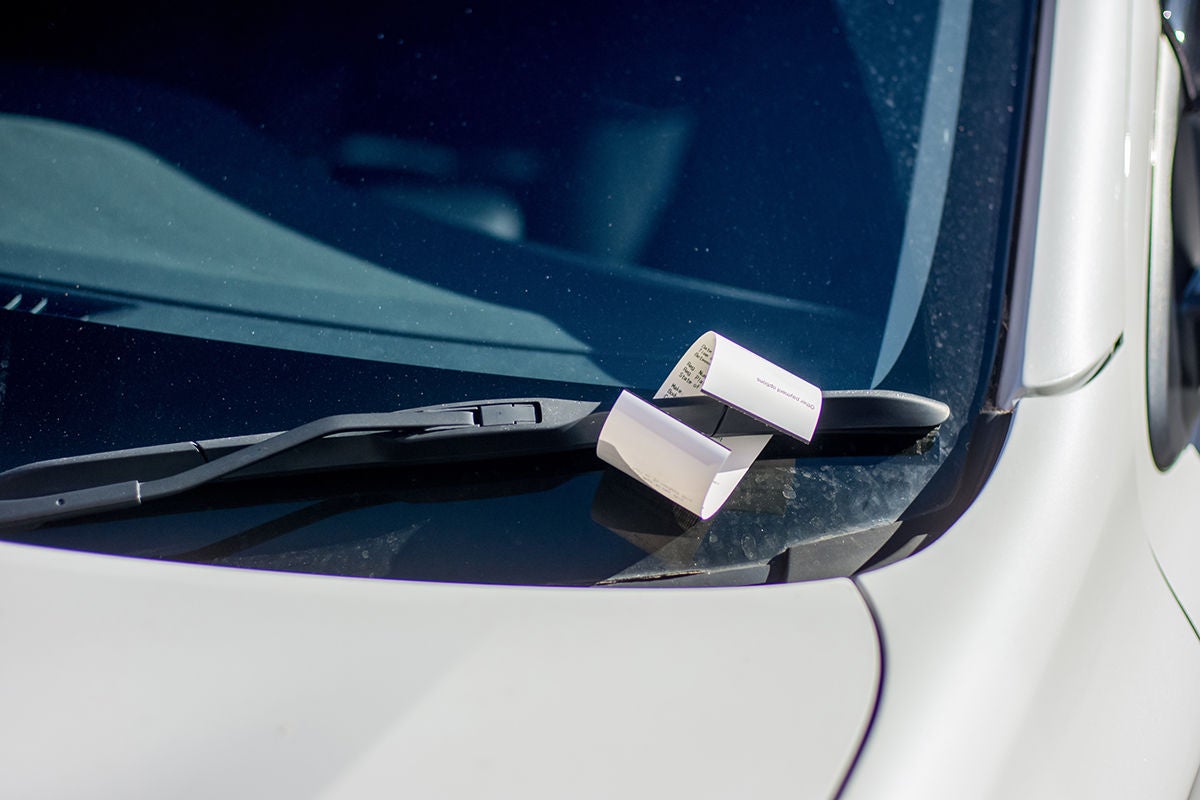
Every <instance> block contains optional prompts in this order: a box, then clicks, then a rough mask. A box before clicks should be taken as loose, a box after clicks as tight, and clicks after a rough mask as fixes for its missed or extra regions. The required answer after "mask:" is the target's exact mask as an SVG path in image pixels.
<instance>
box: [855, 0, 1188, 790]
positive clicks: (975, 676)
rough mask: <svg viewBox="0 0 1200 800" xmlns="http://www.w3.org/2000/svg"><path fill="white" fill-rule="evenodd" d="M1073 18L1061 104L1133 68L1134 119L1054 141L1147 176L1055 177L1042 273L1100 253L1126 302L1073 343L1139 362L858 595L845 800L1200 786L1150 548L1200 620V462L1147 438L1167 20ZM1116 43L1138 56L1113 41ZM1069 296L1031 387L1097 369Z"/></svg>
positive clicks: (1107, 371)
mask: <svg viewBox="0 0 1200 800" xmlns="http://www.w3.org/2000/svg"><path fill="white" fill-rule="evenodd" d="M1130 8H1132V12H1131V11H1130ZM1056 16H1057V19H1058V29H1057V32H1056V36H1055V47H1056V51H1055V58H1054V62H1053V63H1054V70H1055V71H1056V72H1055V74H1054V77H1053V78H1052V82H1051V87H1052V97H1051V103H1052V104H1053V103H1054V102H1057V101H1056V99H1055V97H1054V96H1053V92H1054V91H1056V90H1057V91H1059V92H1060V93H1061V92H1063V91H1067V92H1079V93H1082V94H1084V96H1085V97H1087V99H1088V100H1089V102H1096V103H1098V104H1101V105H1104V104H1106V103H1108V104H1109V105H1111V102H1112V101H1111V100H1110V99H1106V98H1105V96H1104V92H1103V91H1102V89H1101V87H1095V86H1091V84H1090V78H1089V77H1088V76H1085V75H1082V74H1080V73H1079V71H1078V70H1076V69H1074V68H1071V69H1069V70H1067V72H1068V75H1069V77H1068V78H1063V77H1062V73H1063V70H1062V65H1064V64H1069V63H1074V60H1075V58H1076V57H1078V58H1079V59H1081V60H1082V62H1083V63H1085V64H1090V63H1092V62H1093V61H1094V60H1095V59H1092V58H1090V57H1089V55H1088V52H1089V51H1092V49H1096V50H1098V51H1100V52H1103V53H1104V56H1105V58H1111V59H1114V60H1117V59H1118V56H1121V59H1120V60H1121V61H1122V67H1123V69H1122V71H1121V73H1120V74H1119V75H1116V76H1113V75H1108V77H1107V79H1108V80H1115V81H1116V84H1117V86H1118V87H1119V88H1120V89H1121V90H1122V92H1125V93H1127V96H1128V98H1129V99H1128V101H1127V103H1126V105H1125V106H1124V113H1123V114H1121V115H1120V116H1117V117H1115V118H1113V119H1112V120H1111V122H1112V123H1113V125H1115V126H1116V127H1117V128H1118V129H1120V130H1119V133H1120V135H1118V132H1114V131H1113V130H1111V129H1109V127H1111V126H1109V127H1105V126H1104V125H1099V124H1098V123H1097V122H1096V121H1095V120H1093V119H1092V118H1090V117H1087V116H1084V117H1081V118H1080V119H1079V120H1078V121H1077V122H1078V125H1077V127H1075V128H1073V129H1066V130H1063V129H1062V128H1061V126H1062V125H1063V124H1064V122H1063V119H1062V118H1061V117H1058V118H1054V117H1052V120H1051V124H1052V125H1054V124H1057V125H1059V126H1060V128H1059V129H1058V130H1057V131H1055V132H1054V134H1053V138H1055V139H1057V140H1061V139H1062V138H1063V137H1069V138H1074V139H1076V140H1078V142H1079V144H1078V148H1079V153H1080V156H1079V157H1080V158H1082V156H1083V155H1086V154H1089V153H1090V154H1091V155H1090V157H1092V158H1094V159H1095V160H1096V162H1097V164H1098V167H1097V168H1098V169H1104V168H1105V166H1104V165H1110V164H1111V162H1112V160H1113V158H1114V150H1116V149H1117V148H1118V144H1119V143H1120V142H1121V141H1123V140H1127V141H1128V142H1129V152H1130V171H1129V176H1128V178H1126V179H1124V180H1122V181H1121V182H1120V184H1119V185H1118V186H1116V187H1113V186H1111V185H1109V184H1105V185H1104V186H1097V185H1096V183H1095V179H1093V178H1090V177H1085V175H1086V173H1087V169H1085V167H1086V163H1084V162H1079V166H1078V167H1077V168H1076V169H1074V170H1070V171H1067V172H1065V173H1063V172H1056V171H1054V170H1047V171H1046V172H1045V173H1044V178H1045V180H1044V182H1043V186H1042V194H1043V206H1042V208H1041V214H1040V218H1039V233H1038V235H1039V247H1038V260H1037V261H1036V262H1035V265H1034V270H1035V272H1034V274H1035V276H1037V275H1038V271H1039V270H1042V269H1043V267H1046V268H1047V269H1048V270H1049V271H1051V272H1054V271H1056V270H1057V269H1058V268H1059V267H1061V265H1062V262H1059V263H1051V264H1046V262H1045V261H1044V259H1045V258H1047V257H1050V256H1053V257H1055V258H1059V259H1064V258H1068V256H1070V255H1071V253H1072V252H1075V253H1077V254H1086V256H1087V263H1086V265H1085V264H1084V263H1083V262H1080V261H1078V260H1072V261H1070V262H1069V263H1071V264H1073V265H1074V268H1075V269H1076V270H1078V271H1080V274H1086V275H1088V276H1092V277H1093V278H1094V280H1095V282H1096V283H1097V284H1104V285H1107V284H1109V283H1111V282H1115V283H1116V284H1117V285H1118V286H1119V287H1120V288H1121V293H1120V295H1119V297H1118V299H1119V301H1120V302H1119V304H1118V305H1117V306H1116V308H1115V310H1114V307H1113V306H1112V299H1111V298H1107V297H1106V298H1105V299H1103V302H1098V303H1097V305H1095V306H1094V307H1092V312H1095V313H1102V314H1103V315H1104V319H1103V320H1101V321H1100V322H1098V323H1097V324H1096V326H1095V327H1094V328H1092V327H1091V326H1090V325H1089V324H1087V323H1084V324H1082V327H1081V328H1079V329H1078V331H1077V332H1078V333H1079V334H1080V336H1084V334H1085V333H1086V332H1087V331H1093V332H1095V331H1101V330H1103V331H1108V333H1105V336H1103V337H1098V338H1094V339H1092V341H1094V342H1095V343H1096V345H1097V346H1099V344H1100V343H1101V342H1102V341H1103V339H1104V338H1105V337H1107V336H1108V335H1110V334H1111V333H1112V322H1113V320H1114V317H1113V315H1114V314H1115V315H1116V316H1115V319H1116V320H1117V321H1119V322H1120V326H1119V329H1117V332H1118V333H1120V334H1122V335H1123V336H1124V341H1123V344H1122V346H1121V348H1120V349H1119V350H1118V351H1117V352H1116V354H1115V355H1114V356H1113V358H1112V360H1111V361H1110V362H1109V363H1108V364H1107V365H1106V366H1105V367H1104V368H1103V370H1102V371H1101V372H1100V373H1099V374H1098V375H1097V376H1096V377H1095V378H1094V379H1093V380H1091V382H1089V383H1087V384H1086V385H1084V386H1082V387H1080V388H1076V389H1074V390H1073V391H1070V392H1069V393H1066V394H1061V395H1057V396H1048V397H1027V398H1026V399H1024V400H1022V401H1021V402H1020V403H1019V404H1018V405H1017V408H1016V412H1015V418H1014V420H1013V425H1012V429H1011V432H1010V435H1009V438H1008V440H1007V442H1006V444H1005V447H1004V451H1003V453H1002V455H1001V457H1000V460H999V462H998V465H997V467H996V470H995V472H994V474H993V475H992V476H991V478H990V479H989V481H988V483H987V484H986V486H985V487H984V489H983V492H982V493H981V494H980V496H979V497H978V499H977V500H976V502H975V503H974V504H973V505H972V506H971V507H970V508H969V509H968V510H967V512H966V514H965V515H964V516H963V517H962V518H961V519H960V520H959V521H958V523H956V524H955V525H954V526H953V527H952V528H951V529H950V530H949V531H948V532H947V533H946V534H945V535H944V536H943V537H942V538H941V539H940V540H938V541H937V542H936V543H935V544H934V545H933V546H931V547H930V548H928V549H927V550H926V551H924V552H922V553H919V554H917V555H916V556H914V557H913V558H910V559H908V560H906V561H903V562H900V563H898V564H896V565H893V566H891V567H888V568H885V569H883V570H880V571H878V572H874V573H869V574H866V575H863V576H862V577H861V578H860V579H859V584H860V586H861V587H862V588H863V590H864V593H865V595H866V596H867V597H868V598H869V600H870V602H871V604H872V607H873V608H874V610H875V612H876V615H877V620H878V622H879V625H880V628H881V632H882V638H883V643H884V654H885V661H886V665H887V668H886V673H885V679H884V685H883V690H882V694H881V701H880V708H879V713H878V716H877V718H876V720H875V723H874V725H873V727H872V729H871V732H870V734H869V736H868V738H867V742H866V746H865V749H864V752H863V754H862V756H861V759H860V762H859V764H858V766H857V768H856V770H855V771H854V773H853V775H852V777H851V780H850V783H849V785H848V790H847V793H846V795H845V796H846V797H847V798H860V797H861V798H874V797H889V798H904V797H913V798H917V797H920V798H960V797H972V798H989V797H996V798H1001V797H1021V798H1030V797H1047V798H1052V797H1053V798H1058V797H1088V798H1098V797H1111V798H1128V797H1184V796H1186V795H1187V794H1188V791H1189V789H1190V788H1191V786H1192V781H1193V778H1194V777H1195V775H1196V769H1197V766H1198V765H1200V725H1197V724H1196V721H1197V720H1200V642H1198V641H1197V637H1196V634H1195V631H1194V630H1193V629H1192V627H1191V626H1190V624H1189V621H1188V619H1187V618H1186V617H1185V615H1184V614H1183V613H1182V612H1181V610H1180V608H1179V605H1178V604H1177V603H1176V601H1175V599H1174V597H1173V596H1172V593H1171V589H1170V587H1169V586H1168V585H1167V583H1166V581H1164V580H1163V576H1162V573H1160V571H1159V568H1158V564H1157V563H1156V560H1155V553H1154V552H1153V551H1152V548H1151V543H1152V542H1153V543H1154V545H1155V547H1159V548H1160V556H1161V557H1162V558H1163V561H1164V568H1165V570H1166V572H1167V575H1168V576H1173V575H1178V576H1180V577H1177V578H1174V580H1175V581H1176V584H1177V585H1178V586H1184V585H1185V584H1186V586H1187V587H1188V589H1187V600H1188V602H1194V600H1193V595H1194V593H1195V592H1196V591H1197V589H1198V588H1200V587H1198V586H1197V584H1196V583H1195V580H1196V579H1195V577H1193V576H1195V575H1196V574H1197V570H1198V569H1200V559H1196V558H1195V556H1196V555H1197V550H1196V547H1195V544H1194V537H1195V536H1196V535H1197V533H1200V523H1198V522H1197V521H1198V520H1200V457H1198V456H1197V454H1196V452H1195V450H1194V449H1191V448H1189V449H1188V450H1187V451H1186V452H1185V454H1184V455H1183V456H1182V457H1181V459H1180V462H1179V463H1178V464H1177V465H1176V467H1175V468H1174V469H1172V470H1171V471H1169V472H1168V473H1166V474H1163V473H1160V472H1159V471H1158V470H1157V469H1156V467H1155V465H1154V462H1153V460H1152V457H1151V453H1150V449H1149V442H1148V433H1147V425H1146V400H1145V374H1146V361H1145V324H1146V322H1145V318H1146V317H1145V315H1146V305H1145V296H1146V295H1145V292H1146V274H1147V273H1146V264H1147V253H1148V251H1149V219H1150V214H1149V209H1150V202H1149V198H1150V165H1151V162H1152V141H1153V127H1152V124H1153V119H1154V99H1155V73H1156V62H1157V56H1158V54H1159V52H1160V51H1159V25H1158V15H1157V6H1156V4H1154V3H1152V2H1143V0H1135V2H1132V3H1130V4H1128V5H1126V6H1125V7H1124V8H1119V7H1118V5H1117V4H1115V3H1112V4H1093V3H1084V2H1061V3H1059V4H1058V9H1057V15H1056ZM1118 29H1120V32H1121V36H1122V38H1124V39H1126V40H1127V44H1126V45H1123V46H1118V44H1117V42H1116V41H1115V40H1114V39H1113V35H1114V31H1116V30H1118ZM1101 43H1103V44H1101ZM1162 52H1163V53H1164V54H1165V55H1168V56H1169V55H1170V53H1169V50H1165V49H1164V50H1163V51H1162ZM1122 54H1125V55H1122ZM1126 55H1127V57H1126ZM1105 74H1106V75H1107V73H1105ZM1089 90H1090V91H1091V92H1093V93H1094V94H1092V95H1087V94H1086V93H1087V92H1088V91H1089ZM1068 105H1070V104H1068ZM1110 111H1111V108H1110ZM1056 120H1057V122H1056ZM1121 120H1125V124H1124V125H1123V126H1122V125H1121V124H1120V122H1121ZM1098 127H1099V128H1103V129H1098ZM1092 137H1094V138H1092ZM1101 145H1103V148H1107V149H1103V148H1101ZM1097 148H1100V149H1097ZM1101 150H1102V151H1101ZM1118 152H1119V151H1118ZM1048 157H1049V156H1048ZM1104 174H1106V175H1107V174H1108V173H1107V172H1105V173H1104ZM1054 181H1065V182H1066V183H1065V184H1063V185H1057V186H1054V187H1051V186H1050V183H1051V182H1054ZM1114 188H1115V190H1116V192H1117V201H1118V202H1117V206H1118V207H1119V208H1120V209H1121V210H1122V214H1121V217H1120V219H1119V224H1111V220H1112V217H1111V215H1112V213H1113V209H1112V198H1111V197H1110V196H1109V194H1108V193H1110V192H1111V191H1113V190H1114ZM1051 189H1053V190H1051ZM1102 190H1103V191H1102ZM1088 192H1092V193H1100V194H1101V196H1099V197H1097V196H1095V194H1091V195H1089V194H1088ZM1093 215H1094V216H1093ZM1083 218H1086V219H1090V220H1091V222H1090V223H1089V224H1088V225H1083V224H1081V223H1080V220H1081V219H1083ZM1060 219H1061V220H1062V221H1063V222H1062V224H1061V225H1057V224H1055V221H1056V220H1060ZM1105 220H1109V221H1110V224H1111V227H1110V228H1109V229H1107V230H1101V229H1100V228H1099V224H1098V223H1099V222H1102V221H1105ZM1047 230H1052V231H1054V235H1055V237H1056V238H1058V239H1059V242H1058V243H1057V244H1056V245H1055V247H1054V248H1051V249H1044V248H1042V247H1041V238H1042V236H1043V235H1044V233H1045V231H1047ZM1068 234H1069V235H1070V236H1071V237H1074V238H1075V241H1074V243H1073V244H1072V241H1071V240H1070V239H1067V240H1063V239H1062V238H1061V237H1063V236H1065V235H1068ZM1098 245H1103V247H1100V246H1098ZM1071 258H1074V256H1071ZM1085 267H1086V268H1085ZM1069 291H1072V290H1071V289H1070V287H1069V286H1066V285H1056V284H1055V283H1054V282H1053V281H1050V282H1046V281H1043V282H1041V283H1039V282H1038V281H1037V279H1036V277H1035V281H1034V301H1035V302H1037V303H1041V304H1042V307H1043V308H1049V306H1050V305H1051V303H1052V302H1059V301H1063V302H1064V303H1065V306H1066V308H1065V311H1064V313H1065V315H1066V319H1064V321H1063V325H1064V326H1066V327H1063V328H1060V329H1059V330H1057V331H1056V330H1055V328H1054V326H1053V325H1050V324H1046V325H1041V326H1038V325H1035V324H1033V322H1034V321H1033V320H1032V319H1031V327H1030V330H1029V331H1028V336H1027V339H1026V346H1027V358H1029V357H1031V356H1034V354H1037V353H1047V354H1048V355H1047V357H1046V359H1047V360H1043V361H1040V362H1037V361H1035V365H1034V369H1035V370H1042V369H1043V365H1046V364H1050V363H1056V362H1055V360H1056V359H1058V358H1059V356H1057V355H1054V354H1053V353H1052V351H1054V350H1055V349H1057V348H1062V349H1063V350H1065V351H1066V352H1067V353H1077V352H1078V353H1082V352H1083V350H1080V349H1077V348H1076V347H1075V343H1073V342H1072V341H1069V340H1068V341H1064V340H1063V339H1061V338H1060V337H1062V336H1067V335H1068V332H1069V331H1070V330H1072V329H1071V328H1070V326H1071V325H1072V324H1073V323H1071V321H1070V318H1071V316H1072V315H1074V314H1084V313H1087V312H1086V306H1085V304H1082V303H1080V304H1076V303H1073V302H1072V301H1071V300H1070V299H1069V298H1064V296H1063V295H1062V294H1061V293H1062V292H1069ZM1093 299H1095V298H1093ZM1047 313H1048V312H1047ZM1084 338H1085V339H1086V338H1087V337H1086V336H1084ZM1084 360H1086V359H1081V361H1080V362H1079V363H1082V362H1083V361H1084ZM1035 374H1036V373H1035ZM1044 374H1045V375H1046V376H1047V377H1052V374H1051V371H1048V370H1047V371H1045V372H1044ZM1164 541H1170V542H1172V548H1171V549H1172V552H1170V553H1167V552H1166V550H1167V549H1168V548H1163V547H1162V546H1161V544H1160V543H1161V542H1164ZM1180 542H1186V545H1184V544H1180ZM1189 548H1190V552H1189ZM1189 559H1191V560H1190V561H1189Z"/></svg>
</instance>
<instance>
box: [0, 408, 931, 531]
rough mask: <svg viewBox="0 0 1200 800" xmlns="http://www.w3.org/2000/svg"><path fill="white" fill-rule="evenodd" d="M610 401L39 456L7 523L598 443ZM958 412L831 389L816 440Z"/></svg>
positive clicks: (352, 417)
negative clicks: (270, 481) (313, 475)
mask: <svg viewBox="0 0 1200 800" xmlns="http://www.w3.org/2000/svg"><path fill="white" fill-rule="evenodd" d="M655 403H656V404H657V405H659V406H660V407H661V408H662V409H663V410H664V411H666V412H667V413H669V414H671V415H672V416H675V417H677V418H679V419H680V420H682V421H683V422H685V423H687V424H688V425H690V426H691V427H693V428H694V429H696V430H699V431H701V432H702V433H706V434H708V435H710V436H721V435H737V434H753V433H771V432H774V431H773V429H771V428H769V427H767V426H766V425H764V424H763V423H761V422H759V421H758V420H755V419H753V418H751V417H749V416H746V415H744V414H741V413H740V412H738V411H736V410H734V409H731V408H729V407H728V406H725V405H723V404H721V403H719V402H717V401H715V400H712V399H710V398H707V397H687V398H673V399H665V400H656V401H655ZM600 406H601V404H600V403H597V402H591V401H580V400H561V399H553V398H521V399H504V400H486V401H480V402H473V403H452V404H446V405H440V406H428V407H425V408H417V409H409V410H404V411H391V412H382V413H376V414H340V415H336V416H331V417H324V418H322V419H318V420H315V421H313V422H309V423H306V424H304V425H301V426H299V427H297V428H293V429H291V430H289V431H286V432H284V433H277V434H261V435H257V436H241V437H230V438H225V439H214V440H209V441H201V442H181V443H177V444H172V445H161V446H153V447H144V448H136V449H133V450H121V451H114V452H110V453H97V454H92V455H85V456H75V457H71V458H64V459H56V460H53V461H43V462H38V463H34V464H28V465H26V466H23V467H17V468H16V469H12V470H9V471H8V472H5V473H2V474H0V497H7V498H9V499H0V528H9V527H15V526H22V527H24V526H33V525H39V524H42V523H45V522H51V521H57V520H62V519H69V518H71V517H78V516H83V515H87V514H95V513H100V512H104V511H116V510H120V509H128V508H134V507H137V506H140V505H142V504H143V503H146V502H148V501H151V500H157V499H161V498H165V497H171V496H174V495H178V494H181V493H184V492H187V491H190V490H192V489H196V488H198V487H200V486H203V485H206V484H209V483H212V482H213V481H217V480H222V479H225V478H229V477H231V476H232V477H238V478H242V477H267V476H271V475H280V474H288V473H298V472H314V471H324V470H331V469H349V468H354V467H365V466H380V465H393V466H399V465H414V464H429V463H443V464H444V463H453V462H458V461H479V460H488V459H499V458H513V457H520V456H530V455H539V454H548V453H563V452H570V451H577V450H587V449H589V448H592V449H594V448H595V445H596V440H597V438H598V436H599V433H600V428H601V427H602V426H603V424H604V419H605V417H606V415H607V410H600ZM948 416H949V408H948V407H947V406H946V405H945V404H943V403H939V402H937V401H935V400H930V399H928V398H924V397H919V396H917V395H911V394H905V393H902V392H887V391H878V390H871V391H852V392H826V393H825V395H824V400H823V407H822V416H821V423H820V424H819V425H818V428H817V436H816V438H815V439H814V442H813V445H815V446H816V447H815V450H814V451H815V452H820V454H822V455H831V454H837V453H830V452H829V448H828V447H824V448H823V447H821V442H822V440H823V439H824V440H832V441H834V442H839V441H840V442H844V443H849V444H850V445H851V447H850V448H849V450H850V451H851V452H853V453H855V454H857V455H861V454H863V452H864V447H865V449H866V450H867V451H869V450H870V442H871V441H872V440H875V439H877V440H879V441H880V442H890V444H888V445H887V446H886V447H885V450H886V452H897V450H896V449H895V447H896V445H895V442H896V440H897V439H899V441H901V442H902V443H905V442H906V443H908V444H909V445H911V444H913V443H915V442H918V441H921V440H928V438H929V437H930V435H931V432H933V431H935V430H936V428H937V427H938V426H939V425H941V423H942V422H944V421H945V420H946V419H947V418H948ZM354 434H359V435H354ZM362 434H373V435H362ZM864 442H866V443H867V444H866V445H865V446H864V444H863V443H864ZM797 446H798V447H804V446H803V445H799V443H797ZM840 447H842V445H840V444H839V445H836V446H835V448H834V449H835V450H836V449H839V448H840ZM888 448H891V449H888ZM599 466H600V462H599V461H598V460H597V462H596V467H597V468H599ZM34 493H36V494H34ZM31 494H32V495H33V496H28V495H31Z"/></svg>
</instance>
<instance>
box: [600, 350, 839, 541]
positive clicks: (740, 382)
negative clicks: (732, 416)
mask: <svg viewBox="0 0 1200 800" xmlns="http://www.w3.org/2000/svg"><path fill="white" fill-rule="evenodd" d="M699 394H704V395H708V396H710V397H713V398H716V399H717V400H720V401H721V402H722V403H725V404H726V405H728V406H732V407H733V408H736V409H738V410H739V411H741V412H742V413H744V414H748V415H749V416H752V417H754V418H756V419H758V420H760V421H762V422H765V423H767V424H768V425H770V426H772V427H774V428H777V429H779V430H780V431H782V432H784V433H786V434H788V435H790V436H794V437H796V438H797V439H801V440H802V441H805V442H808V441H811V440H812V436H813V432H814V431H815V430H816V427H817V420H818V418H819V417H820V414H821V390H820V389H818V388H817V387H816V386H813V385H812V384H811V383H809V382H808V381H805V380H803V379H802V378H798V377H797V376H795V375H793V374H791V373H790V372H788V371H787V370H785V369H783V368H782V367H779V366H777V365H775V364H772V363H771V362H770V361H767V360H766V359H765V358H763V357H762V356H759V355H757V354H755V353H752V352H750V351H749V350H747V349H746V348H744V347H742V346H740V345H738V344H736V343H734V342H731V341H729V340H728V339H726V338H725V337H723V336H721V335H720V334H718V333H714V332H712V331H709V332H708V333H706V334H704V335H703V336H701V337H700V338H699V339H697V340H696V342H695V343H694V344H693V345H692V346H691V348H689V349H688V352H687V353H685V354H684V356H683V358H681V359H680V360H679V363H678V364H676V365H675V368H674V369H673V370H672V371H671V374H670V375H669V376H668V377H667V379H666V380H665V381H664V382H663V385H662V386H661V387H660V388H659V390H658V392H657V393H656V394H655V395H654V396H655V397H656V398H662V397H687V396H692V395H699ZM770 438H771V437H770V436H769V435H756V436H718V437H713V438H709V437H708V436H705V435H704V434H702V433H700V432H699V431H696V430H693V429H692V428H690V427H688V426H687V425H685V424H683V423H682V422H680V421H678V420H676V419H675V418H674V417H671V416H670V415H668V414H666V413H665V412H663V411H661V410H659V409H658V408H657V407H656V406H654V405H652V404H650V403H647V402H646V401H645V400H642V399H641V398H639V397H637V396H636V395H633V394H630V393H629V392H622V393H621V396H620V397H619V398H617V402H616V404H615V405H614V406H613V409H612V411H610V412H609V414H608V418H607V420H606V421H605V423H604V427H603V429H601V431H600V439H599V442H598V443H597V445H596V454H597V455H598V456H599V457H600V458H601V459H602V460H604V461H605V462H607V463H608V464H611V465H612V466H614V467H616V468H617V469H619V470H621V471H622V472H624V473H626V474H627V475H630V476H631V477H633V478H636V479H637V480H639V481H641V482H642V483H644V484H646V485H647V486H649V487H650V488H652V489H654V490H655V491H657V492H658V493H660V494H662V495H663V496H665V497H667V498H669V499H671V500H673V501H674V502H676V503H678V504H679V505H681V506H683V507H684V508H686V509H688V510H689V511H691V512H692V513H694V514H697V515H699V516H700V517H701V518H702V519H708V518H709V517H711V516H712V515H713V514H715V513H716V512H717V511H718V510H720V508H721V506H722V505H724V503H725V501H726V500H727V499H728V498H729V495H730V494H732V493H733V490H734V488H736V487H737V485H738V482H739V481H741V479H742V477H743V476H744V475H745V474H746V470H748V469H749V468H750V465H751V464H753V463H754V459H755V458H757V457H758V454H759V453H761V452H762V449H763V448H764V447H766V444H767V442H768V441H769V440H770Z"/></svg>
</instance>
